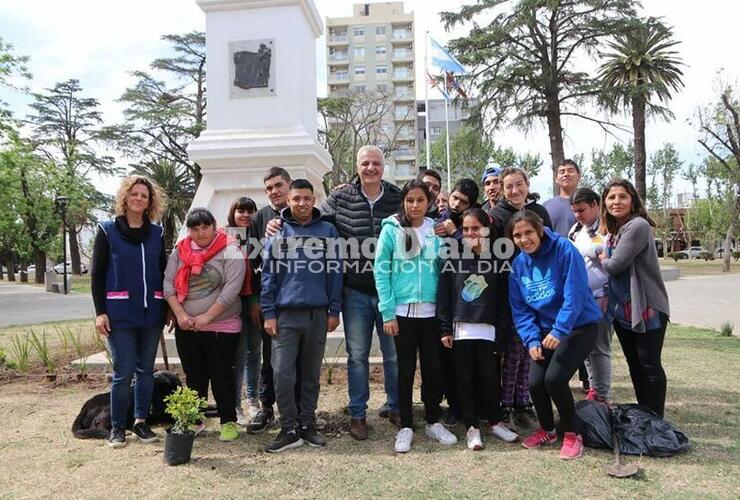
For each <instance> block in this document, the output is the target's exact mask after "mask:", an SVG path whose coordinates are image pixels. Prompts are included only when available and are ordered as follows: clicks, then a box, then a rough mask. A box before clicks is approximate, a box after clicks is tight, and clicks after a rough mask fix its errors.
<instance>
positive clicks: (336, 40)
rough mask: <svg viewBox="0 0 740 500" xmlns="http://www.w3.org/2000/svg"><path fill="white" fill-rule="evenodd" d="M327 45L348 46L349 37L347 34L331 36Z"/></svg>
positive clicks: (327, 40)
mask: <svg viewBox="0 0 740 500" xmlns="http://www.w3.org/2000/svg"><path fill="white" fill-rule="evenodd" d="M326 43H327V44H328V45H332V46H335V45H348V44H349V37H347V33H342V34H337V35H329V36H328V37H327V39H326Z"/></svg>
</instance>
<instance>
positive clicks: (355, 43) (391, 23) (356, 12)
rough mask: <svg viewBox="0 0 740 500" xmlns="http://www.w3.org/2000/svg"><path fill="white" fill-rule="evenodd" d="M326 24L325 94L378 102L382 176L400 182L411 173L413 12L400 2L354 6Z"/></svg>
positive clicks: (413, 147) (413, 150) (413, 156)
mask: <svg viewBox="0 0 740 500" xmlns="http://www.w3.org/2000/svg"><path fill="white" fill-rule="evenodd" d="M326 27H327V36H326V51H327V58H326V59H327V81H328V86H329V95H330V96H336V95H353V94H361V95H363V96H366V97H367V98H366V99H363V102H369V103H373V102H377V103H380V104H378V105H379V106H383V108H382V109H383V118H382V121H381V124H380V126H379V127H380V130H379V139H378V142H379V144H378V146H380V147H381V148H383V149H386V150H388V149H390V150H391V152H390V153H389V154H387V155H386V171H385V177H386V179H388V180H390V181H395V182H396V183H399V184H400V183H403V182H404V181H406V180H408V179H410V178H413V177H415V176H416V174H417V172H418V167H417V157H416V115H417V113H416V85H415V82H414V80H415V67H414V64H415V50H414V14H413V12H404V6H403V2H377V3H360V4H354V6H353V15H352V16H351V17H335V18H327V19H326ZM372 95H377V96H379V97H378V98H377V99H375V98H373V97H372Z"/></svg>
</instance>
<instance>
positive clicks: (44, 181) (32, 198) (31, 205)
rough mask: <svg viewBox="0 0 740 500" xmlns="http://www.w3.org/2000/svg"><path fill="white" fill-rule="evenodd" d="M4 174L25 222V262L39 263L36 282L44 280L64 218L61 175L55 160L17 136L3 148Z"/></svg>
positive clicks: (0, 171) (21, 248)
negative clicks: (58, 203)
mask: <svg viewBox="0 0 740 500" xmlns="http://www.w3.org/2000/svg"><path fill="white" fill-rule="evenodd" d="M0 176H2V177H3V178H4V179H5V180H6V181H8V182H9V187H10V188H11V189H12V190H13V191H14V193H13V196H12V199H13V200H15V203H14V210H15V212H16V216H17V217H18V218H19V219H20V221H21V222H22V238H21V239H20V240H19V241H18V242H17V245H16V247H15V249H16V252H17V253H18V254H19V255H20V256H21V257H22V261H23V262H27V261H31V262H33V263H34V264H35V266H36V273H35V281H36V283H43V282H44V271H45V270H46V253H47V251H49V250H50V248H51V245H52V244H54V243H55V242H56V241H57V240H56V238H55V236H56V235H57V233H58V231H59V228H60V225H61V224H60V219H59V217H58V216H57V214H56V213H55V212H54V198H55V197H56V194H57V193H58V180H59V175H58V172H57V171H56V168H55V166H54V165H53V163H51V162H49V161H45V160H44V159H43V158H40V157H39V156H37V155H34V154H33V151H32V150H31V146H30V145H29V144H28V143H27V142H26V141H23V140H22V139H20V138H19V137H17V136H16V137H13V140H12V143H11V146H10V147H9V148H8V149H6V150H5V151H2V152H0Z"/></svg>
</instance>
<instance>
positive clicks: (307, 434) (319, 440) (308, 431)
mask: <svg viewBox="0 0 740 500" xmlns="http://www.w3.org/2000/svg"><path fill="white" fill-rule="evenodd" d="M299 434H300V436H301V439H303V440H304V441H305V442H307V443H308V445H309V446H313V447H314V448H323V447H324V446H326V438H325V437H324V436H322V435H321V434H319V432H318V431H317V430H316V428H315V427H314V426H308V427H301V430H300V432H299Z"/></svg>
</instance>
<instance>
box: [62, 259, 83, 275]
mask: <svg viewBox="0 0 740 500" xmlns="http://www.w3.org/2000/svg"><path fill="white" fill-rule="evenodd" d="M80 271H82V274H87V273H88V272H89V269H88V268H87V266H86V265H85V264H82V263H80ZM54 272H55V273H57V274H63V273H64V262H60V263H59V264H57V265H56V266H54ZM67 274H72V263H71V262H69V261H68V262H67Z"/></svg>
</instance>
